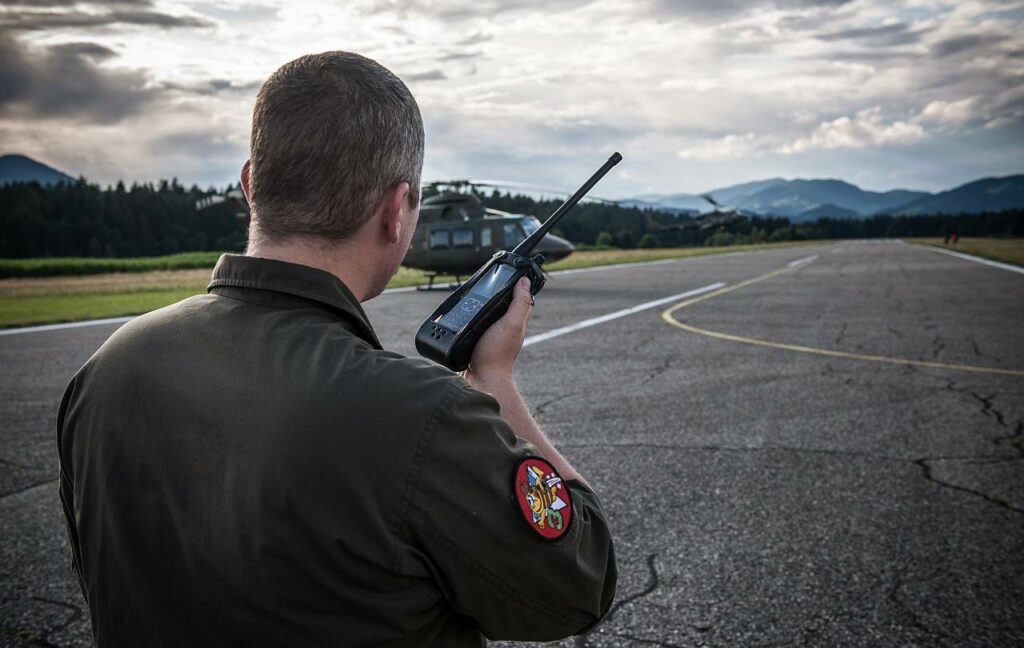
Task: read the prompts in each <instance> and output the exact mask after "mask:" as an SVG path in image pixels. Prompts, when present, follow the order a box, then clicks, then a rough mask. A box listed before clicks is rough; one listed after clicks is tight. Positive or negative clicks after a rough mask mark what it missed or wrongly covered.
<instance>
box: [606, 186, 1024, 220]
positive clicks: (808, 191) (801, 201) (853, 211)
mask: <svg viewBox="0 0 1024 648" xmlns="http://www.w3.org/2000/svg"><path fill="white" fill-rule="evenodd" d="M705 195H710V196H711V197H712V198H714V199H715V200H717V201H718V202H719V203H721V204H722V206H723V207H724V208H726V209H739V210H741V211H745V212H750V213H753V214H758V215H760V216H785V217H786V218H789V219H790V220H791V221H793V222H805V221H813V220H817V219H818V218H822V217H829V218H866V217H868V216H873V215H875V214H891V215H908V216H914V215H921V214H960V213H979V212H986V211H1001V210H1006V209H1024V175H1012V176H1006V177H1003V178H982V179H980V180H975V181H974V182H969V183H967V184H965V185H961V186H959V187H956V188H955V189H950V190H948V191H943V192H940V193H937V194H931V193H928V192H925V191H909V190H907V189H893V190H892V191H882V192H879V191H865V190H864V189H861V188H860V187H858V186H856V185H853V184H850V183H849V182H844V181H842V180H836V179H813V180H803V179H797V180H784V179H782V178H769V179H767V180H757V181H754V182H744V183H742V184H737V185H731V186H728V187H721V188H719V189H712V190H711V191H708V192H706V194H705ZM621 204H623V205H625V206H634V205H635V206H638V207H648V208H651V209H660V210H664V211H673V212H677V213H678V212H681V211H700V212H702V213H706V212H708V211H711V210H712V208H711V206H710V205H709V204H708V203H707V202H706V201H705V200H704V199H703V198H701V197H700V195H699V194H688V193H678V194H647V195H644V196H637V197H635V198H629V199H627V200H625V201H622V202H621Z"/></svg>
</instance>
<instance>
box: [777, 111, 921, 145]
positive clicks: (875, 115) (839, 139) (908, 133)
mask: <svg viewBox="0 0 1024 648" xmlns="http://www.w3.org/2000/svg"><path fill="white" fill-rule="evenodd" d="M924 137H925V130H924V128H922V127H921V126H920V125H919V124H915V123H912V122H908V121H900V120H897V121H891V122H888V123H887V122H886V121H885V120H884V119H883V116H882V109H881V107H880V106H874V107H872V108H866V109H864V110H861V111H859V112H857V113H856V114H855V115H854V116H853V117H849V116H845V115H844V116H842V117H838V118H836V119H833V120H832V121H827V122H822V123H820V124H819V125H818V127H817V128H816V129H814V131H813V132H812V133H811V134H810V135H808V136H806V137H801V138H798V139H797V140H795V141H793V142H791V143H789V144H786V145H785V146H783V147H781V148H780V149H779V152H780V153H782V154H784V155H792V154H794V153H803V152H806V151H813V150H828V149H839V148H863V147H866V146H886V145H891V144H911V143H914V142H917V141H920V140H921V139H924Z"/></svg>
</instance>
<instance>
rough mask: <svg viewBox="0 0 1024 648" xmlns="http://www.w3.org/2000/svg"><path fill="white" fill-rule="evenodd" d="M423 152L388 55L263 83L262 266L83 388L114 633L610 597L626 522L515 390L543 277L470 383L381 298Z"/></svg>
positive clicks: (455, 637) (491, 611)
mask: <svg viewBox="0 0 1024 648" xmlns="http://www.w3.org/2000/svg"><path fill="white" fill-rule="evenodd" d="M422 160H423V126H422V122H421V119H420V114H419V109H418V108H417V106H416V103H415V101H414V100H413V98H412V96H411V94H410V93H409V91H408V89H407V88H406V87H405V85H404V84H403V83H402V82H401V81H400V80H399V79H398V78H397V77H395V76H394V75H393V74H391V73H390V72H389V71H387V70H386V69H385V68H383V67H381V66H380V65H378V64H377V63H375V62H373V61H371V60H369V59H366V58H363V57H361V56H357V55H355V54H349V53H345V52H327V53H324V54H319V55H314V56H304V57H301V58H299V59H296V60H295V61H292V62H290V63H288V64H286V65H285V66H283V67H282V68H281V69H279V70H278V71H277V72H275V73H274V74H273V75H272V76H271V77H270V78H269V79H268V80H267V82H266V83H265V84H264V85H263V87H262V88H261V89H260V92H259V96H258V97H257V101H256V107H255V111H254V116H253V127H252V140H251V158H250V161H249V162H246V164H245V166H244V167H243V170H242V186H243V189H244V190H245V193H246V197H247V198H248V200H249V203H250V205H251V208H252V222H251V225H250V242H249V248H248V250H247V255H246V256H233V255H225V256H224V257H222V258H221V260H220V262H219V263H218V265H217V268H216V269H215V270H214V272H213V278H212V281H211V282H210V288H209V291H210V294H208V295H203V296H197V297H192V298H190V299H186V300H185V301H183V302H180V303H178V304H175V305H173V306H170V307H168V308H165V309H162V310H159V311H155V312H153V313H150V314H148V315H144V316H142V317H139V318H137V319H136V320H134V321H132V322H131V323H129V324H127V325H125V326H124V327H122V328H121V329H120V330H119V331H118V332H117V333H115V334H114V335H113V336H112V337H111V338H110V339H109V340H108V341H107V342H106V343H105V344H104V345H103V346H102V347H101V348H100V350H99V351H97V353H96V355H95V356H93V357H92V358H91V359H90V360H89V361H88V362H87V363H86V365H85V366H84V367H83V368H82V369H81V370H80V371H79V372H78V373H77V374H76V375H75V377H74V378H73V379H72V381H71V384H70V385H69V386H68V389H67V392H66V394H65V397H64V400H63V402H62V403H61V409H60V412H59V415H58V423H57V425H58V446H59V447H58V450H59V454H60V461H61V473H60V477H61V479H60V494H61V500H62V502H63V504H64V512H65V515H66V517H67V525H68V534H69V539H70V544H71V547H72V551H73V563H74V568H75V571H76V573H77V574H78V577H79V581H80V583H81V587H82V593H83V594H84V596H85V598H86V601H87V602H88V606H89V612H90V614H91V617H92V624H93V634H94V637H95V640H96V643H97V644H98V645H99V646H209V645H259V646H271V645H288V646H322V645H371V644H372V645H443V646H448V645H480V644H482V643H483V637H484V636H486V637H490V638H508V639H535V640H550V639H556V638H560V637H564V636H568V635H571V634H574V633H580V632H583V631H585V630H587V629H588V628H589V627H591V626H592V625H593V624H594V623H596V622H597V620H598V619H600V617H601V616H602V615H604V614H605V613H606V612H607V610H608V608H609V606H610V604H611V600H612V597H613V595H614V591H615V583H616V572H615V562H614V557H613V553H612V544H611V537H610V533H609V530H608V527H607V524H606V522H605V515H604V513H603V511H602V509H601V506H600V504H599V502H598V500H597V498H596V496H595V495H594V493H593V492H592V491H591V490H590V489H589V488H588V487H587V486H586V485H585V483H584V482H583V480H582V478H581V477H580V476H579V474H578V473H577V472H576V471H575V470H574V469H573V468H572V466H571V465H570V464H569V463H568V462H567V461H566V460H565V458H564V457H562V455H561V454H559V452H558V451H557V450H556V449H555V448H554V447H553V446H552V445H551V443H550V442H549V441H548V440H547V439H546V438H545V436H544V434H543V433H542V432H541V431H540V429H539V428H538V427H537V425H536V423H535V422H534V421H533V419H532V418H531V416H530V413H529V410H528V409H527V406H526V405H525V403H524V402H523V400H522V398H521V397H520V395H519V393H518V391H517V389H516V386H515V383H514V382H513V379H512V369H513V365H514V362H515V360H516V357H517V355H518V352H519V349H520V348H521V346H522V341H523V336H524V334H525V329H526V324H527V321H528V320H529V318H530V313H531V310H532V300H531V298H530V295H529V291H528V290H527V288H526V286H525V285H520V286H518V287H517V288H516V293H515V300H514V302H513V304H512V306H511V307H510V309H509V311H508V314H507V315H506V316H505V317H504V318H503V319H501V320H500V321H499V322H497V323H496V324H495V325H494V326H493V327H492V328H491V329H490V330H489V331H488V332H487V333H486V334H485V335H484V336H483V338H482V339H481V341H480V343H479V345H478V346H477V348H476V351H475V353H474V355H473V357H472V362H471V366H470V369H469V370H468V371H467V372H466V374H465V376H464V377H460V376H457V375H455V374H453V373H452V372H450V371H448V370H447V369H444V368H442V367H438V366H436V365H433V364H431V363H429V362H427V361H425V360H421V359H413V358H406V357H404V356H401V355H398V354H395V353H389V352H387V351H384V350H382V349H381V346H380V344H379V342H378V341H377V338H376V336H375V334H374V332H373V329H372V327H371V326H370V323H369V321H368V320H367V318H366V315H365V313H364V312H363V310H362V308H361V306H360V302H362V301H365V300H367V299H370V298H371V297H374V296H376V295H378V294H380V292H381V291H382V290H383V289H384V286H385V285H386V284H387V283H388V280H389V279H390V278H391V277H392V276H393V275H394V273H395V272H396V270H397V269H398V267H399V264H400V263H401V260H402V258H403V256H404V254H405V252H406V250H407V249H408V247H409V241H410V239H411V237H412V234H413V230H414V229H415V227H416V221H417V218H418V204H419V183H420V170H421V168H422ZM499 408H500V409H499Z"/></svg>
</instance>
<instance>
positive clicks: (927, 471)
mask: <svg viewBox="0 0 1024 648" xmlns="http://www.w3.org/2000/svg"><path fill="white" fill-rule="evenodd" d="M986 458H990V457H985V456H984V455H982V456H971V457H921V458H920V459H915V460H914V463H915V464H917V465H918V466H920V467H921V470H922V472H923V474H924V478H925V479H927V480H928V481H930V482H932V483H933V484H936V485H938V486H941V487H943V488H949V489H952V490H955V491H960V492H961V493H967V494H969V495H974V496H975V497H980V498H982V499H983V500H985V501H986V502H989V503H991V504H995V505H996V506H998V507H1000V508H1003V509H1006V510H1008V511H1013V512H1014V513H1024V509H1022V508H1017V507H1016V506H1014V505H1013V504H1011V503H1009V502H1007V501H1006V500H1004V499H1002V498H1001V497H997V496H995V495H990V494H989V493H986V492H984V491H980V490H975V489H973V488H967V487H966V486H961V485H959V484H954V483H952V482H947V481H943V480H941V479H939V478H938V477H936V476H935V474H934V472H933V470H932V465H931V463H930V462H932V461H966V462H970V461H974V460H977V459H986ZM992 459H996V460H994V461H987V462H975V463H1005V462H1009V461H1019V460H1020V457H1013V458H1009V459H1008V458H1006V457H998V458H992Z"/></svg>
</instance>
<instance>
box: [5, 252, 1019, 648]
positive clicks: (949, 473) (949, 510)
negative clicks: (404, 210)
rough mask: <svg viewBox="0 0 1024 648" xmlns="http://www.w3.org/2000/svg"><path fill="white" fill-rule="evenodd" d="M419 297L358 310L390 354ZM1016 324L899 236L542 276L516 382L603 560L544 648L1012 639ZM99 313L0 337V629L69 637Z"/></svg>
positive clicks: (416, 318) (997, 280) (47, 640)
mask: <svg viewBox="0 0 1024 648" xmlns="http://www.w3.org/2000/svg"><path fill="white" fill-rule="evenodd" d="M795 262H796V263H795ZM748 280H754V281H748ZM744 282H747V283H744ZM718 284H724V286H722V287H717V288H716V285H718ZM687 293H691V296H689V297H683V296H682V295H684V294H687ZM673 296H676V297H675V298H673V299H668V300H666V298H669V297H673ZM442 297H443V293H440V292H433V293H421V292H396V293H391V294H386V295H383V296H381V297H379V298H377V299H375V300H373V301H371V302H370V303H368V304H367V305H366V306H367V312H368V313H369V316H370V319H371V321H373V322H374V325H375V327H376V329H377V331H378V333H379V335H380V338H381V341H382V342H383V344H384V346H385V347H386V348H391V349H394V350H398V351H401V352H405V353H413V347H412V336H413V333H414V330H415V328H416V326H418V324H419V323H420V321H422V319H423V317H425V316H426V315H427V314H428V313H429V312H430V311H431V310H432V309H433V307H434V306H435V305H436V304H437V303H438V302H439V301H440V300H441V298H442ZM652 303H653V305H652ZM680 303H683V305H682V306H681V307H678V308H676V305H678V304H680ZM637 306H641V307H643V308H641V309H638V310H635V311H633V312H625V311H626V310H627V309H631V308H633V307H637ZM673 308H675V310H672V309H673ZM666 311H671V313H667V312H666ZM613 313H615V314H617V316H616V317H615V318H613V319H607V321H599V320H598V321H597V322H594V320H595V319H597V318H601V317H602V316H606V315H609V314H613ZM1022 321H1024V274H1019V273H1015V272H1010V271H1007V270H1005V269H1000V268H995V267H990V266H986V265H983V264H980V263H974V262H971V261H969V260H965V259H961V258H954V257H951V256H948V255H944V254H939V253H936V252H933V251H930V250H926V249H922V248H919V247H915V246H911V245H906V244H902V243H899V242H848V243H839V244H834V245H819V246H809V247H800V248H788V249H776V250H768V251H762V252H750V253H743V254H734V255H724V256H713V257H705V258H698V259H687V260H680V261H673V262H667V263H664V262H663V263H657V264H647V265H643V266H631V267H620V268H611V269H602V270H597V271H589V272H576V273H566V274H561V275H557V276H555V277H554V278H553V280H552V281H551V282H550V283H549V284H548V286H547V287H546V288H545V290H544V292H543V293H541V295H539V296H538V300H537V309H536V311H535V316H534V319H533V321H532V323H531V328H530V335H531V336H532V337H533V343H532V344H530V345H529V346H528V347H526V348H525V349H524V350H523V352H522V355H521V357H520V361H519V366H518V380H519V384H520V388H521V390H522V391H523V393H524V395H525V396H526V398H527V400H528V402H530V403H531V405H532V407H533V409H534V411H535V413H536V416H537V419H538V421H539V422H540V424H541V427H542V428H543V429H544V430H545V431H546V432H547V433H548V434H549V435H550V436H551V437H552V439H553V440H554V442H555V444H556V445H557V446H558V447H560V448H561V449H562V450H563V452H564V453H565V454H566V456H567V457H568V458H569V459H570V461H572V462H573V463H574V464H575V465H576V467H577V468H578V469H579V470H580V471H581V472H582V473H583V474H584V475H586V476H587V478H588V480H589V481H590V482H591V483H592V484H593V486H594V487H595V489H596V490H597V491H598V493H599V494H600V495H601V497H602V500H603V502H604V504H605V507H606V509H607V510H608V513H609V515H610V518H611V523H612V525H613V531H614V534H615V538H616V553H617V555H618V561H619V570H620V581H619V591H618V596H617V600H616V603H615V605H614V607H613V611H612V613H611V615H610V616H609V618H608V619H607V620H606V621H605V623H604V624H602V625H601V626H600V627H599V628H598V629H596V630H595V631H593V632H592V633H591V634H590V635H588V636H586V637H581V638H575V639H573V640H570V641H567V642H565V645H568V646H588V645H589V646H606V645H607V646H611V645H660V646H699V645H713V646H736V645H743V646H769V645H771V646H789V645H811V646H834V645H854V646H868V645H870V646H897V645H900V646H903V645H948V646H964V645H968V646H1009V645H1022V644H1024V327H1022V325H1021V322H1022ZM581 322H582V323H584V324H589V325H586V326H580V323H581ZM115 328H116V326H113V325H105V326H95V327H87V328H77V329H68V330H58V331H47V332H36V333H25V334H19V335H4V336H0V363H2V367H3V371H2V372H0V390H2V393H3V401H2V405H0V407H2V409H0V420H2V421H3V425H2V428H0V439H2V448H0V466H2V472H0V519H2V520H3V530H2V535H0V623H2V630H0V644H3V645H4V646H8V645H10V646H22V645H24V646H29V645H60V646H64V645H88V642H89V639H88V635H89V630H88V620H87V618H86V616H85V614H84V612H83V602H82V601H81V597H80V594H79V593H78V589H77V584H76V583H75V582H74V581H73V578H72V576H71V574H70V572H69V568H68V560H67V546H66V542H65V538H64V527H63V519H62V514H61V511H60V506H59V502H58V499H57V485H56V471H57V467H56V459H55V451H54V432H53V425H54V418H55V413H56V409H57V405H58V402H59V400H60V396H61V394H62V392H63V389H64V386H65V384H66V382H67V380H68V378H69V377H70V376H71V374H72V373H73V372H74V371H75V370H76V369H77V368H78V366H79V365H81V363H82V362H84V361H85V360H86V359H87V358H88V356H89V355H90V354H91V353H92V352H93V351H94V350H95V349H96V348H97V347H98V345H99V344H101V343H102V341H103V340H104V339H105V338H106V337H107V336H108V335H109V334H110V333H111V332H112V331H113V330H114V329H115ZM545 333H548V334H551V336H550V337H546V338H545V337H544V334H545ZM837 354H840V355H837ZM841 354H847V355H841Z"/></svg>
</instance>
